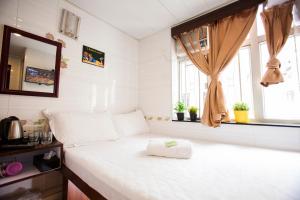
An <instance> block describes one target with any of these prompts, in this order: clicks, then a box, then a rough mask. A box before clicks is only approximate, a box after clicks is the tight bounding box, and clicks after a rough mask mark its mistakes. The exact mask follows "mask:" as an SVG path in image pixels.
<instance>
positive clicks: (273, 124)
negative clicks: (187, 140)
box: [172, 119, 300, 128]
mask: <svg viewBox="0 0 300 200" xmlns="http://www.w3.org/2000/svg"><path fill="white" fill-rule="evenodd" d="M172 121H173V122H191V123H200V122H201V120H199V119H198V120H197V121H190V120H188V119H184V120H183V121H179V120H176V119H173V120H172ZM221 124H229V125H246V126H274V127H288V128H300V124H280V123H266V122H248V123H237V122H234V121H230V122H222V123H221Z"/></svg>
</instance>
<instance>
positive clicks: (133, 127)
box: [114, 110, 149, 136]
mask: <svg viewBox="0 0 300 200" xmlns="http://www.w3.org/2000/svg"><path fill="white" fill-rule="evenodd" d="M114 122H115V125H116V127H117V130H118V132H119V133H120V135H123V136H127V135H136V134H143V133H149V127H148V124H147V122H146V120H145V118H144V115H143V113H142V112H141V111H140V110H138V111H135V112H131V113H127V114H119V115H116V116H115V117H114Z"/></svg>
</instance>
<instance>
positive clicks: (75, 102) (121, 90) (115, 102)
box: [0, 0, 138, 119]
mask: <svg viewBox="0 0 300 200" xmlns="http://www.w3.org/2000/svg"><path fill="white" fill-rule="evenodd" d="M62 8H66V9H68V10H70V11H71V12H74V13H76V14H77V15H78V16H80V17H81V25H80V31H79V39H78V41H75V40H73V39H70V38H68V37H65V36H64V35H62V34H60V33H58V26H59V19H60V14H61V9H62ZM17 16H18V17H19V18H20V19H21V20H20V21H18V23H17V25H18V26H20V27H19V28H20V29H23V30H26V31H28V32H32V33H34V34H37V35H41V36H45V34H46V33H48V32H50V33H52V34H54V36H55V38H56V39H58V38H60V39H63V40H64V41H65V42H66V45H67V48H65V49H63V52H62V54H63V56H64V57H66V58H69V59H70V61H69V67H68V68H67V69H62V70H61V78H60V89H59V98H45V97H26V96H14V95H0V118H3V117H6V116H10V115H16V116H18V117H20V118H22V119H36V118H39V117H40V116H41V114H40V111H41V110H42V109H45V108H49V109H51V110H85V111H101V110H105V109H108V110H110V111H112V112H114V113H119V112H126V111H130V110H133V109H135V108H136V106H137V82H138V80H137V79H138V73H137V64H138V41H136V40H135V39H132V38H131V37H129V36H127V35H125V34H124V33H122V32H120V31H118V30H117V29H115V28H113V27H111V26H110V25H108V24H106V23H104V22H102V21H101V20H99V19H97V18H95V17H93V16H91V15H89V14H88V13H86V12H84V11H82V10H81V9H79V8H76V7H74V6H73V5H71V4H69V3H68V2H67V1H65V0H0V27H1V28H0V35H1V37H0V38H1V39H0V42H1V45H2V30H3V24H6V25H10V26H14V27H15V26H16V17H17ZM83 44H84V45H87V46H90V47H92V48H95V49H98V50H100V51H104V52H105V68H104V69H103V68H97V67H95V66H93V65H88V64H84V63H82V62H81V52H82V45H83ZM1 45H0V47H1Z"/></svg>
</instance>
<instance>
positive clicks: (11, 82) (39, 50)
mask: <svg viewBox="0 0 300 200" xmlns="http://www.w3.org/2000/svg"><path fill="white" fill-rule="evenodd" d="M55 61H56V47H55V46H53V45H49V44H47V43H43V42H40V41H37V40H33V39H30V38H27V37H24V36H21V35H19V34H17V33H12V34H11V41H10V47H9V57H8V69H7V77H9V78H8V79H7V85H6V87H7V88H8V89H9V90H22V91H35V92H48V93H52V92H53V91H54V72H55Z"/></svg>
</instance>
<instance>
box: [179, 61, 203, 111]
mask: <svg viewBox="0 0 300 200" xmlns="http://www.w3.org/2000/svg"><path fill="white" fill-rule="evenodd" d="M180 77H181V80H180V100H181V101H183V102H184V103H185V105H186V106H187V107H190V106H197V107H199V70H198V69H197V68H196V67H195V66H194V65H193V64H192V63H191V62H189V61H183V62H181V75H180ZM186 113H188V112H187V111H186Z"/></svg>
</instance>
